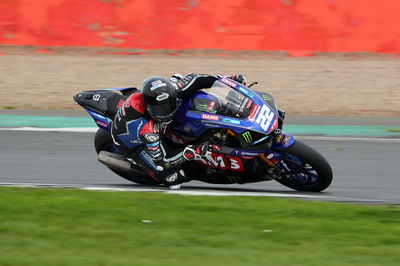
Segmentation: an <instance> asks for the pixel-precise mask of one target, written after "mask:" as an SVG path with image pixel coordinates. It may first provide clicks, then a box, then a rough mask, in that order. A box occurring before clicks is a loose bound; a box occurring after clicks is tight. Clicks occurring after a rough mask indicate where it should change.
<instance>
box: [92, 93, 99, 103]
mask: <svg viewBox="0 0 400 266" xmlns="http://www.w3.org/2000/svg"><path fill="white" fill-rule="evenodd" d="M100 97H101V95H100V94H95V95H93V97H92V99H93V101H96V102H98V101H99V100H100Z"/></svg>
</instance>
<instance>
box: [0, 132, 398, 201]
mask: <svg viewBox="0 0 400 266" xmlns="http://www.w3.org/2000/svg"><path fill="white" fill-rule="evenodd" d="M299 139H300V140H301V141H303V142H304V143H306V144H308V145H310V146H311V147H313V148H314V149H316V150H317V151H318V152H320V153H321V154H322V155H323V156H324V157H325V158H326V159H327V160H328V161H329V162H330V164H331V166H332V169H333V172H334V179H333V182H332V184H331V186H330V187H329V188H328V189H326V190H325V191H324V192H322V193H308V192H307V193H305V192H297V191H293V190H291V189H289V188H286V187H284V186H282V185H280V184H279V183H277V182H275V181H268V182H260V183H253V184H244V185H238V184H235V185H214V184H206V183H202V182H196V181H192V182H189V183H186V184H184V185H183V186H182V189H181V191H185V190H193V189H194V190H197V191H206V190H207V191H210V190H211V191H214V192H218V191H230V192H257V193H266V194H270V195H277V196H279V195H284V196H288V197H291V196H293V197H300V198H301V197H304V198H307V197H309V198H312V199H317V200H328V201H341V202H359V203H368V204H396V205H398V204H400V193H399V191H400V174H399V173H400V171H399V169H400V164H399V162H400V139H398V138H393V139H388V138H386V139H384V138H322V139H321V138H318V137H304V136H303V137H301V136H300V137H299ZM0 150H1V152H0V183H1V184H11V183H13V184H15V183H17V184H42V185H43V184H58V185H71V184H72V185H77V186H100V187H109V186H112V187H122V188H132V189H137V188H143V186H138V185H135V184H133V183H130V182H129V181H125V180H124V179H122V178H120V177H119V176H117V175H115V174H114V173H112V172H111V171H109V170H108V169H107V168H106V167H105V166H103V165H101V164H100V163H99V162H97V159H96V155H95V152H94V148H93V133H56V132H31V131H0ZM314 196H315V198H313V197H314Z"/></svg>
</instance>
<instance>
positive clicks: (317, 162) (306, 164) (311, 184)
mask: <svg viewBox="0 0 400 266" xmlns="http://www.w3.org/2000/svg"><path fill="white" fill-rule="evenodd" d="M282 154H283V155H284V156H285V159H284V161H285V163H286V165H287V167H288V168H289V169H290V171H291V173H293V174H294V175H293V177H292V178H288V179H287V178H285V179H280V180H276V181H278V182H279V183H281V184H282V185H285V186H287V187H290V188H292V189H295V190H298V191H313V192H320V191H322V190H324V189H326V188H327V187H329V185H330V184H331V182H332V177H333V174H332V168H331V166H330V165H329V163H328V162H327V161H326V160H325V158H324V157H322V155H321V154H319V153H318V152H317V151H315V150H314V149H312V148H311V147H309V146H307V145H306V144H304V143H302V142H300V141H297V140H296V141H295V142H294V143H293V145H291V146H290V147H288V148H286V149H284V150H282Z"/></svg>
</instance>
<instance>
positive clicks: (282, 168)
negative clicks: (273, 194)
mask: <svg viewBox="0 0 400 266" xmlns="http://www.w3.org/2000/svg"><path fill="white" fill-rule="evenodd" d="M294 141H295V139H294V137H293V136H292V135H290V134H284V133H281V134H279V135H277V136H276V137H275V139H274V142H273V144H272V146H271V148H270V150H268V151H266V152H265V153H262V154H260V155H259V157H260V158H261V159H262V160H263V161H264V162H265V163H267V164H268V165H269V166H270V167H269V168H268V169H267V172H268V174H269V175H270V176H271V177H272V178H273V179H282V178H290V177H291V176H292V172H291V170H290V168H289V167H288V165H287V164H286V162H285V156H284V155H282V153H281V152H280V151H281V150H283V149H286V148H288V147H290V146H291V145H293V143H294Z"/></svg>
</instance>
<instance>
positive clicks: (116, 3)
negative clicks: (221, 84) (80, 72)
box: [0, 0, 400, 53]
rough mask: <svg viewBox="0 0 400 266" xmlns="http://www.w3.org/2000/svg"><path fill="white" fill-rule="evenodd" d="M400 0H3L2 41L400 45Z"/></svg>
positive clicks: (296, 47)
mask: <svg viewBox="0 0 400 266" xmlns="http://www.w3.org/2000/svg"><path fill="white" fill-rule="evenodd" d="M399 11H400V1H399V0H362V1H361V0H215V1H212V0H208V1H207V0H1V1H0V44H10V45H37V46H113V47H132V48H141V49H160V48H166V49H193V48H215V49H228V50H237V49H249V50H287V51H288V50H293V51H310V52H354V51H370V52H383V53H391V52H400V26H399V25H400V15H399Z"/></svg>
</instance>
